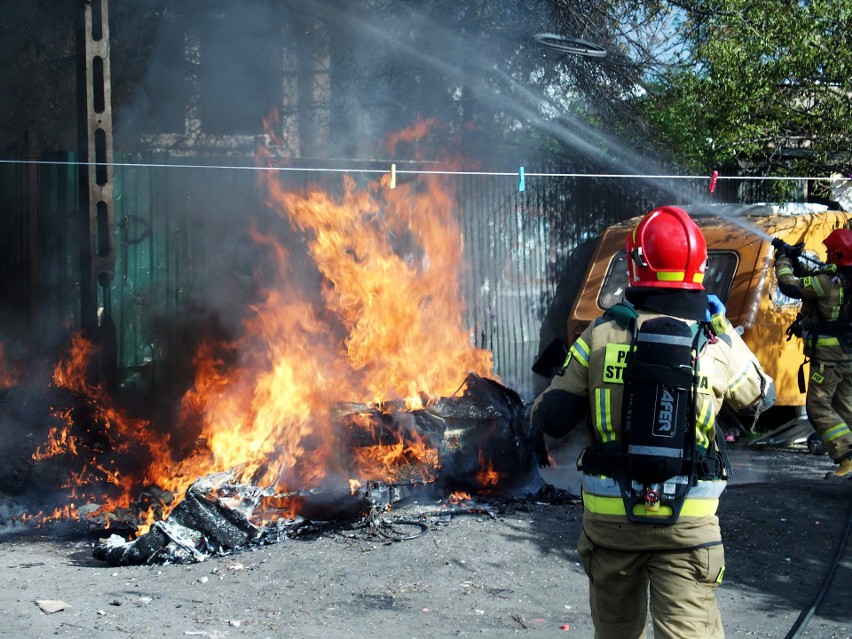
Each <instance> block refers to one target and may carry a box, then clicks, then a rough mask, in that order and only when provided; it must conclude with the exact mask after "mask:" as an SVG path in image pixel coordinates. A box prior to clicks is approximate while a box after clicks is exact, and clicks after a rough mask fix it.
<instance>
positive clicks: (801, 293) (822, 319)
mask: <svg viewBox="0 0 852 639" xmlns="http://www.w3.org/2000/svg"><path fill="white" fill-rule="evenodd" d="M775 277H776V278H777V280H778V287H779V289H780V290H781V292H782V293H784V294H785V295H786V296H787V297H792V298H795V299H801V300H802V310H801V321H802V342H803V347H804V353H805V355H806V356H807V357H812V358H814V359H816V360H819V361H823V362H846V361H851V360H852V353H844V352H843V349H842V348H841V347H840V340H839V339H838V337H837V335H836V334H835V332H834V331H832V330H831V328H830V324H829V322H831V321H832V320H837V319H838V317H839V315H840V312H841V309H842V307H843V303H844V296H845V294H846V292H845V290H844V286H843V281H842V280H841V277H840V275H838V274H837V272H836V271H835V270H834V268H833V267H831V266H829V267H827V268H826V269H825V270H823V271H819V272H817V273H813V274H810V275H805V276H804V277H796V275H795V274H794V273H793V263H792V261H791V260H790V258H789V257H787V256H781V255H779V256H778V258H777V259H776V260H775Z"/></svg>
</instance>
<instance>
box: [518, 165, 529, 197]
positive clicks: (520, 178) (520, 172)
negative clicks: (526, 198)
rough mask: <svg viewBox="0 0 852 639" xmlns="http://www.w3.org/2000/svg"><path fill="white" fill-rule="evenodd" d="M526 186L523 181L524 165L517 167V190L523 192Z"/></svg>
mask: <svg viewBox="0 0 852 639" xmlns="http://www.w3.org/2000/svg"><path fill="white" fill-rule="evenodd" d="M526 188H527V185H526V184H525V183H524V167H521V168H519V169H518V191H519V192H521V193H523V192H524V190H525V189H526Z"/></svg>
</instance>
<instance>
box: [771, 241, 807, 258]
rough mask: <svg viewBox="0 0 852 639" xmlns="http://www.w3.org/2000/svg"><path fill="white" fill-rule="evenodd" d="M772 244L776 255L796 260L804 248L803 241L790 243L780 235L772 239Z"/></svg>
mask: <svg viewBox="0 0 852 639" xmlns="http://www.w3.org/2000/svg"><path fill="white" fill-rule="evenodd" d="M772 246H773V248H774V249H775V256H776V257H779V256H783V257H789V258H790V259H791V260H793V261H796V260H797V259H799V256H800V255H801V254H802V251H803V250H804V248H805V243H804V242H799V243H798V244H794V245H790V244H787V242H785V241H784V240H782V239H781V238H780V237H776V238H773V240H772Z"/></svg>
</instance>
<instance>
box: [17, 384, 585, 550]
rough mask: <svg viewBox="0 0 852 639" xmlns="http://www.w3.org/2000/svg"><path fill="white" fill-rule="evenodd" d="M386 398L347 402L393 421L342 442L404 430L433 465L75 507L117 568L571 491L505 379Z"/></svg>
mask: <svg viewBox="0 0 852 639" xmlns="http://www.w3.org/2000/svg"><path fill="white" fill-rule="evenodd" d="M66 399H68V398H67V397H66ZM388 408H389V407H388V406H381V407H380V406H366V405H342V406H340V408H339V411H338V414H339V419H340V421H341V423H342V424H344V425H345V424H346V423H347V420H350V419H355V416H356V415H360V416H363V415H364V413H365V412H367V413H370V418H371V419H372V420H373V422H374V423H379V424H381V423H382V422H383V421H384V422H385V424H386V426H387V427H386V429H381V428H380V429H377V432H373V433H372V434H371V435H370V436H369V437H368V438H367V439H365V438H364V437H365V436H364V434H363V433H361V434H360V435H359V436H358V437H356V438H355V439H352V438H351V437H350V439H349V440H347V441H342V442H341V445H345V446H356V447H357V446H359V445H364V446H371V445H375V444H377V443H378V444H380V443H384V442H382V441H381V440H382V439H383V438H384V437H387V438H389V439H390V438H392V437H397V438H398V437H399V436H400V429H403V430H404V429H408V430H409V431H411V433H410V434H412V435H416V436H417V437H418V438H420V439H421V440H425V442H426V443H427V445H428V446H429V447H430V448H431V449H434V451H436V452H437V456H436V458H435V463H433V464H432V465H430V466H429V467H418V466H423V464H422V461H418V460H412V461H411V463H410V467H408V468H400V469H398V471H397V472H396V473H395V475H394V477H393V478H392V479H390V480H376V479H370V480H365V481H355V482H353V481H350V480H347V479H343V478H337V479H329V478H327V479H326V480H325V481H323V483H322V484H321V485H320V486H319V487H313V488H310V489H304V490H293V491H287V492H279V491H277V490H276V489H275V488H274V487H269V486H260V485H252V484H250V483H246V482H245V481H244V480H241V481H235V477H237V476H239V475H240V473H239V472H238V471H239V469H232V470H230V471H226V472H220V473H216V474H211V475H208V476H204V477H200V478H199V479H197V480H196V481H195V482H194V483H193V484H192V485H191V486H190V487H189V488H188V489H187V490H186V492H185V494H184V495H183V496H176V495H173V494H171V493H169V492H168V491H164V490H160V489H158V488H156V487H150V488H148V489H145V490H144V491H142V492H141V494H139V496H138V498H137V501H136V503H133V504H131V505H130V507H129V508H122V509H113V510H107V509H104V508H103V507H100V506H98V505H97V504H88V505H86V506H84V507H81V508H79V509H78V510H77V516H78V518H79V520H80V521H81V522H84V525H85V526H86V527H87V529H88V530H89V531H90V533H91V532H94V533H95V534H97V535H98V537H99V538H98V541H97V542H96V544H95V547H94V550H93V555H94V557H95V558H96V559H98V560H101V561H104V562H107V563H108V564H109V565H112V566H121V565H140V564H168V563H194V562H199V561H204V560H206V559H209V558H213V557H217V556H222V555H227V554H232V553H236V552H240V551H241V550H245V549H248V548H251V547H256V546H260V545H265V544H273V543H278V542H281V541H283V540H285V539H294V538H305V537H306V536H311V535H316V534H321V533H323V532H326V531H333V530H339V529H342V528H346V529H348V530H352V529H355V530H358V531H360V532H361V533H363V534H365V535H374V536H376V537H378V538H381V539H382V540H385V541H403V540H408V539H414V538H417V537H420V536H422V535H423V534H425V533H426V532H427V531H428V529H429V527H430V526H431V525H433V522H446V521H447V520H448V519H450V518H452V517H454V516H457V515H464V514H475V515H480V516H488V517H495V516H496V514H497V512H499V509H500V508H502V507H503V506H504V505H505V504H507V503H511V502H513V501H515V500H526V499H536V500H540V501H549V502H551V503H553V502H556V501H565V500H573V499H576V498H575V497H574V496H572V495H570V494H568V493H564V491H558V490H556V489H554V488H553V487H552V486H548V485H546V484H545V483H544V481H543V480H542V478H541V476H540V475H539V472H538V468H539V466H540V465H545V464H546V463H547V453H546V451H545V450H544V449H543V442H541V441H540V440H539V439H538V438H536V437H535V435H534V433H533V432H532V430H531V427H530V423H529V417H528V409H527V407H526V406H525V404H524V401H523V400H522V399H521V397H520V396H519V395H518V394H517V393H516V392H514V391H513V390H511V389H509V388H507V387H505V386H503V385H502V384H501V383H499V382H496V381H494V380H491V379H488V378H484V377H480V376H477V375H474V374H470V375H469V376H468V378H467V380H466V383H465V386H464V391H463V392H462V393H460V394H459V395H457V396H453V397H448V398H443V399H440V400H439V401H437V402H434V403H431V404H429V405H428V406H426V407H425V408H422V409H417V410H408V409H406V408H405V407H404V406H402V405H400V406H395V407H393V410H389V409H388ZM8 409H9V406H7V407H6V410H8ZM78 410H79V409H78ZM401 416H402V417H401ZM400 421H402V422H403V425H400ZM348 431H349V432H357V431H354V430H353V429H348ZM342 432H347V429H346V428H343V430H342ZM403 436H404V434H403ZM33 469H34V466H33V465H31V468H30V469H29V470H28V471H27V472H26V475H27V476H26V477H20V476H18V477H17V479H16V481H17V484H18V487H19V489H20V490H21V491H24V490H25V488H24V487H25V486H26V485H27V484H31V483H32V481H31V480H32V479H33V478H34V477H35V478H37V477H38V474H37V473H36V474H34V471H33ZM19 475H20V473H19ZM39 481H43V480H39ZM178 499H179V501H178ZM176 501H177V504H176V505H175V502H176ZM152 504H153V505H154V506H155V508H153V509H152V508H151V506H152ZM157 505H159V506H161V507H162V510H163V512H168V515H167V516H164V517H162V518H159V519H157V520H156V521H153V523H150V524H149V525H147V526H140V524H141V522H140V519H139V518H138V516H137V514H138V513H143V512H152V511H153V512H156V510H157V509H156V506H157ZM142 530H144V532H142V533H141V534H140V531H142ZM105 533H109V535H108V536H107V535H106V534H105Z"/></svg>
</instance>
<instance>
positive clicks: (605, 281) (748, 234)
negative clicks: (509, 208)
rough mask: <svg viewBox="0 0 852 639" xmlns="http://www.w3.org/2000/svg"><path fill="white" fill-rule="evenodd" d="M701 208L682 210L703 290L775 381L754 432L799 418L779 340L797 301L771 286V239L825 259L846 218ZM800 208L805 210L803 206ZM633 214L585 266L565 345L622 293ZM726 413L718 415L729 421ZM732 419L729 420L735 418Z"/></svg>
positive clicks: (792, 364) (788, 356) (796, 393)
mask: <svg viewBox="0 0 852 639" xmlns="http://www.w3.org/2000/svg"><path fill="white" fill-rule="evenodd" d="M794 206H795V207H797V208H795V209H794V208H793V206H790V207H787V208H785V207H781V206H776V205H749V206H738V205H702V206H684V207H682V208H684V209H685V210H686V211H687V212H688V213H689V214H690V216H691V217H692V218H693V219H694V220H695V222H696V224H698V226H699V227H700V228H701V231H702V232H703V234H704V237H705V239H706V241H707V249H708V268H707V273H706V276H705V279H704V286H705V288H706V289H707V292H708V293H714V294H716V295H717V296H719V298H720V299H721V300H722V301H723V302H724V303H725V306H726V308H727V316H728V319H729V320H730V321H731V323H732V324H733V325H734V326H735V327H738V330H740V331H741V334H742V337H743V340H744V341H745V343H746V344H748V346H749V347H750V348H751V350H752V352H754V354H755V355H756V356H757V359H758V361H760V363H761V365H762V366H763V368H764V370H765V371H766V372H767V373H768V374H769V375H771V376H772V378H773V379H774V380H775V385H776V393H777V399H776V403H775V407H774V408H773V409H772V410H770V411H767V412H766V413H765V414H764V416H763V417H761V420H760V430H769V429H771V428H774V427H778V426H779V425H781V424H784V423H787V422H789V421H790V420H798V419H799V418H800V417H801V416H803V414H804V404H805V395H804V393H802V392H801V391H800V390H799V382H798V375H799V368H800V366H801V365H802V363H803V361H804V356H803V353H802V344H801V340H800V339H798V338H796V337H793V338H792V339H788V338H787V328H788V327H789V326H790V324H792V323H793V321H794V320H795V319H796V314H797V313H798V311H799V308H800V306H801V302H800V300H795V299H791V298H788V297H786V296H784V295H783V294H782V293H781V292H780V291H779V290H778V286H777V283H776V281H775V272H774V269H773V263H774V249H773V248H772V245H771V242H772V239H773V238H775V237H778V238H780V239H782V240H783V241H784V242H786V243H787V244H790V245H794V244H798V243H799V242H804V251H803V257H804V259H805V260H810V261H813V262H820V261H821V260H823V259H824V258H825V247H824V245H823V244H822V241H823V239H825V237H826V236H827V235H828V234H829V233H831V231H832V230H834V229H835V228H839V227H843V226H846V225H847V224H849V223H850V220H852V213H846V212H841V211H829V210H825V207H824V206H819V205H794ZM805 207H808V208H805ZM640 219H641V216H638V217H635V218H632V219H629V220H626V221H625V222H622V223H620V224H615V225H613V226H610V227H609V228H607V229H606V230H605V231H604V232H603V234H602V235H601V237H600V239H599V240H598V243H597V247H596V249H595V252H594V254H593V256H592V258H591V261H590V263H589V267H588V269H587V272H586V275H585V278H584V279H583V282H582V284H581V285H580V289H579V291H578V293H577V297H576V299H575V301H574V305H573V307H572V309H571V313H570V315H569V317H568V333H567V335H568V340H569V342H573V341H574V340H575V339H576V338H577V336H579V335H580V333H582V331H583V329H585V328H586V326H588V324H589V323H590V322H591V321H593V320H594V319H595V318H597V317H598V316H600V315H601V313H603V311H604V310H605V309H607V308H608V307H610V306H611V305H612V304H615V303H616V302H618V301H620V300H621V299H622V298H623V296H624V291H625V289H626V288H627V285H628V283H627V254H626V251H625V248H624V242H625V238H626V237H627V234H628V233H629V232H630V231H632V229H633V228H634V227H635V226H636V225H637V224H638V223H639V220H640ZM731 418H732V415H727V417H725V416H720V419H731ZM735 419H736V418H735ZM723 427H724V428H725V430H726V431H727V430H728V429H729V428H731V427H740V428H741V429H743V430H747V431H752V430H753V428H754V424H742V423H738V424H728V423H724V424H723Z"/></svg>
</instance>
